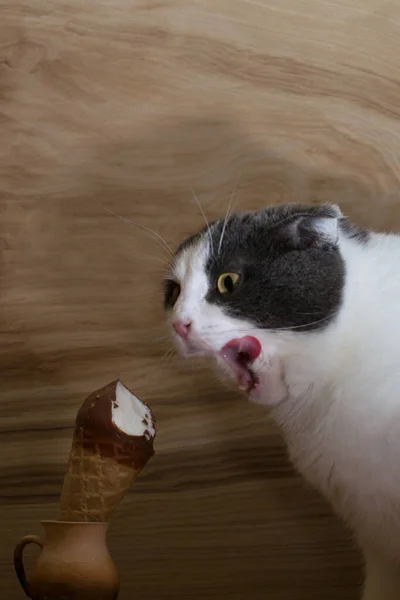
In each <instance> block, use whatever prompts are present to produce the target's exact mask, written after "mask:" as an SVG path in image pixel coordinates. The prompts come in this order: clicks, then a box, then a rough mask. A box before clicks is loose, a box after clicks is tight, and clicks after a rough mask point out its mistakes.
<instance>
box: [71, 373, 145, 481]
mask: <svg viewBox="0 0 400 600" xmlns="http://www.w3.org/2000/svg"><path fill="white" fill-rule="evenodd" d="M118 383H119V380H115V381H112V382H111V383H109V384H108V385H106V386H104V387H103V388H101V389H99V390H96V391H95V392H93V393H92V394H90V396H88V397H87V398H86V399H85V400H84V402H83V404H82V406H81V408H80V409H79V411H78V414H77V417H76V420H75V436H76V437H77V438H79V439H80V441H81V444H82V446H83V448H84V449H85V450H88V451H93V452H98V453H100V455H101V456H104V457H110V458H114V459H115V460H116V461H117V462H118V463H120V464H123V465H126V466H131V467H133V468H134V469H136V470H141V469H142V468H143V467H144V466H145V464H146V463H147V462H148V461H149V459H150V458H151V457H152V456H153V454H154V448H153V440H154V437H155V434H154V436H153V437H151V435H150V433H149V431H148V429H147V428H146V430H145V431H144V434H143V435H141V436H136V435H129V434H127V433H125V432H124V431H121V430H120V429H119V428H118V427H117V426H116V425H115V423H114V422H113V420H112V406H113V404H114V403H116V402H117V397H116V390H117V385H118ZM131 393H132V392H131ZM146 407H147V409H148V411H149V412H150V415H151V419H152V422H153V425H154V428H155V420H154V417H153V415H152V413H151V410H150V408H149V407H148V406H147V405H146Z"/></svg>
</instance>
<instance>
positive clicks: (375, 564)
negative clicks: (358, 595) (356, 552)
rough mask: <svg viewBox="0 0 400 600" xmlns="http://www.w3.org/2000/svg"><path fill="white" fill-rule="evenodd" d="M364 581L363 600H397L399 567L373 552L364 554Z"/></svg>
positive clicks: (399, 589) (398, 593)
mask: <svg viewBox="0 0 400 600" xmlns="http://www.w3.org/2000/svg"><path fill="white" fill-rule="evenodd" d="M365 558H366V579H365V586H364V595H363V600H399V599H400V565H399V564H397V565H395V564H393V563H390V562H389V561H388V560H387V559H385V558H383V557H382V556H381V555H379V554H378V553H375V552H366V554H365Z"/></svg>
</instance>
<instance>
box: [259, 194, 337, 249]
mask: <svg viewBox="0 0 400 600" xmlns="http://www.w3.org/2000/svg"><path fill="white" fill-rule="evenodd" d="M340 218H343V215H342V213H341V211H340V209H339V207H338V206H336V205H327V206H321V207H317V208H315V209H310V211H309V212H299V213H297V214H293V215H291V216H290V217H287V218H286V219H284V220H283V221H281V222H280V223H277V224H276V226H275V227H274V228H273V230H272V232H271V233H272V239H273V241H274V242H276V243H282V244H286V245H287V246H288V247H290V248H292V249H296V250H304V249H305V248H311V247H322V246H335V245H336V244H337V242H338V237H339V219H340Z"/></svg>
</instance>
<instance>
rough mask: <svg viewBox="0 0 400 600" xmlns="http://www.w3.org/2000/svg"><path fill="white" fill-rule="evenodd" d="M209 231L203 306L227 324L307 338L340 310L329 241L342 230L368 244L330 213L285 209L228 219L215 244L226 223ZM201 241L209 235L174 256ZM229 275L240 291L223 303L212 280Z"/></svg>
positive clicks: (340, 281) (333, 244)
mask: <svg viewBox="0 0 400 600" xmlns="http://www.w3.org/2000/svg"><path fill="white" fill-rule="evenodd" d="M210 227H211V235H212V238H213V246H214V249H215V252H214V253H211V254H210V256H209V258H208V261H207V264H206V272H207V275H208V279H209V284H210V287H209V292H208V295H207V300H208V301H209V302H211V303H215V304H217V305H219V306H220V307H221V309H222V310H223V311H224V312H225V313H226V314H228V315H230V316H232V317H236V318H239V319H246V320H248V321H251V322H252V323H254V324H255V325H256V326H258V327H260V328H265V329H274V330H276V329H289V330H291V329H293V330H296V331H313V330H317V329H321V328H323V327H325V326H326V325H328V323H329V322H330V321H331V320H332V319H333V318H334V317H335V315H336V314H337V312H338V310H339V308H340V305H341V301H342V295H343V288H344V283H345V265H344V262H343V259H342V257H341V254H340V250H339V247H338V245H337V235H336V236H335V235H333V233H334V232H335V231H337V230H338V228H340V231H342V232H343V233H344V234H345V235H346V236H348V237H350V238H353V239H355V240H357V241H359V242H360V243H367V241H368V236H369V234H368V232H365V231H364V230H362V229H359V228H357V227H355V226H354V225H353V224H351V223H350V222H349V221H348V220H347V219H345V218H344V217H343V216H342V215H341V213H340V211H339V209H338V208H337V207H336V206H331V205H322V206H308V205H299V204H286V205H282V206H273V207H268V208H266V209H264V210H261V211H257V212H252V213H250V212H247V213H234V214H232V215H231V216H230V217H229V219H228V221H227V223H226V225H225V230H224V235H223V239H222V243H221V244H220V241H221V234H222V231H223V228H224V220H223V219H221V220H218V221H215V222H213V223H211V225H210ZM199 235H201V236H206V235H208V233H207V229H206V228H205V229H203V230H202V231H201V232H200V233H198V234H196V236H193V237H192V238H189V239H188V240H186V241H185V242H184V243H183V245H182V244H181V246H180V247H179V249H178V251H177V252H178V255H179V253H180V252H181V251H182V249H183V248H184V247H186V246H187V244H190V243H193V242H194V241H197V239H198V237H199ZM219 247H220V249H219V251H218V248H219ZM229 272H234V273H238V274H239V275H240V285H239V286H238V287H237V288H236V289H235V290H234V292H233V293H232V294H231V295H228V296H221V294H220V293H219V292H218V288H217V280H218V277H219V276H220V275H221V274H222V273H229Z"/></svg>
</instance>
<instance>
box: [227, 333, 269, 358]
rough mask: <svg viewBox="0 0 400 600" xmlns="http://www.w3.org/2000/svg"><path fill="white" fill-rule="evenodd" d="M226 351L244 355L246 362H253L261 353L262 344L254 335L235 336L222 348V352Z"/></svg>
mask: <svg viewBox="0 0 400 600" xmlns="http://www.w3.org/2000/svg"><path fill="white" fill-rule="evenodd" d="M225 351H230V352H235V354H236V355H238V354H241V355H244V356H243V359H244V361H245V362H253V360H256V358H258V357H259V356H260V354H261V344H260V342H259V341H258V339H257V338H255V337H253V336H252V335H245V336H244V337H241V338H235V339H234V340H231V341H230V342H228V343H227V344H226V345H225V346H224V347H223V348H222V352H224V353H225Z"/></svg>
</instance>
